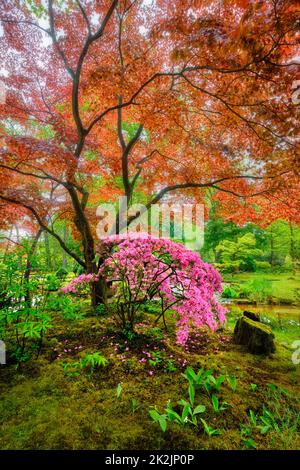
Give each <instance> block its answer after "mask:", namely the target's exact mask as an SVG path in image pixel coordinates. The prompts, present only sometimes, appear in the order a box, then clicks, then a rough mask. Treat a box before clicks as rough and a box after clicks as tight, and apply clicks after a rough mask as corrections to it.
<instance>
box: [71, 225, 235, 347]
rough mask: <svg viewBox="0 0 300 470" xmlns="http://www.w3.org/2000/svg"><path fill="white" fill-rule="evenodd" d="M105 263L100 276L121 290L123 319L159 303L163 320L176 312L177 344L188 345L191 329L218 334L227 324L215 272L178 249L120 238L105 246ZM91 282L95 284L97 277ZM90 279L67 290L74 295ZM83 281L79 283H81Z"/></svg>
mask: <svg viewBox="0 0 300 470" xmlns="http://www.w3.org/2000/svg"><path fill="white" fill-rule="evenodd" d="M99 249H100V250H101V253H102V256H103V253H105V256H104V259H105V260H104V262H103V264H102V265H101V267H100V270H99V273H98V275H101V276H103V277H104V278H106V279H107V281H112V282H113V283H114V285H115V286H116V294H115V295H116V300H117V302H116V305H117V308H121V310H122V311H121V312H120V314H122V318H123V319H124V315H125V318H126V319H127V320H128V319H129V320H130V321H131V322H132V321H134V320H133V319H135V316H136V314H137V313H138V311H139V310H140V309H141V304H142V303H143V302H144V301H147V300H153V299H155V300H159V301H160V303H161V316H164V314H165V312H166V311H167V310H168V309H172V310H173V311H175V312H176V319H177V341H178V342H179V343H180V344H182V345H183V344H185V343H186V341H187V339H188V335H189V331H190V329H191V328H192V327H199V328H200V327H203V326H205V325H207V326H208V327H209V328H210V329H211V330H215V329H216V328H217V326H218V323H223V322H224V321H225V313H226V309H225V308H224V307H222V306H221V305H220V304H219V303H218V302H217V300H216V298H215V293H216V292H220V291H221V290H222V286H221V276H220V274H219V273H218V272H217V271H216V269H215V268H214V267H213V266H211V265H210V264H208V263H205V262H204V261H202V259H201V258H200V256H199V254H198V253H195V252H193V251H191V250H189V249H187V248H185V247H184V246H183V245H181V244H179V243H174V242H172V241H170V240H168V239H162V238H155V237H152V236H150V235H148V234H140V233H139V234H138V236H137V234H128V235H115V236H110V237H107V238H106V239H104V240H102V244H101V247H99ZM87 276H91V277H90V280H95V275H87ZM87 276H85V277H83V275H82V276H80V277H79V278H77V279H76V280H73V281H72V286H71V287H68V286H67V288H65V291H67V292H73V291H74V290H73V289H76V286H77V285H78V284H79V283H80V282H82V281H83V282H86V280H87ZM78 279H80V280H79V281H78Z"/></svg>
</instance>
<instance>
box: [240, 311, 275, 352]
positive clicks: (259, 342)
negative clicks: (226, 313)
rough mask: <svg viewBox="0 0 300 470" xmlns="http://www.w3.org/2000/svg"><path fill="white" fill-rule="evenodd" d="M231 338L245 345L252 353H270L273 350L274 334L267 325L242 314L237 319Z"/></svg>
mask: <svg viewBox="0 0 300 470" xmlns="http://www.w3.org/2000/svg"><path fill="white" fill-rule="evenodd" d="M233 340H234V342H235V343H237V344H241V345H244V346H246V347H247V349H248V351H249V352H251V353H252V354H271V353H273V352H274V351H275V344H274V334H273V332H272V330H271V328H269V327H268V326H267V325H264V324H263V323H260V321H258V320H252V319H250V318H249V317H248V316H246V315H244V316H242V317H241V318H239V320H238V321H237V323H236V325H235V328H234V334H233Z"/></svg>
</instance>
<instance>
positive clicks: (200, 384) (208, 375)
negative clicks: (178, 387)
mask: <svg viewBox="0 0 300 470" xmlns="http://www.w3.org/2000/svg"><path fill="white" fill-rule="evenodd" d="M182 375H183V377H184V378H185V379H186V380H188V382H189V384H190V385H191V384H192V385H193V386H194V387H195V388H196V389H197V388H202V389H204V390H205V391H206V392H208V393H211V392H212V391H219V390H220V388H221V385H222V383H223V382H224V381H225V379H226V376H225V375H220V376H219V377H215V376H214V375H213V371H212V369H210V370H207V371H205V370H204V369H200V370H199V371H198V372H197V373H196V372H195V371H194V369H193V368H192V367H188V368H187V369H186V371H185V373H183V374H182Z"/></svg>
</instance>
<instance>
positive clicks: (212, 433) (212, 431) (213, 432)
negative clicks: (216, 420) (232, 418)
mask: <svg viewBox="0 0 300 470" xmlns="http://www.w3.org/2000/svg"><path fill="white" fill-rule="evenodd" d="M200 419H201V423H202V424H203V429H204V432H205V433H206V434H207V435H208V436H209V437H212V436H220V435H221V434H222V431H221V430H220V429H214V428H212V427H211V426H209V424H208V423H207V422H206V421H205V419H203V418H200Z"/></svg>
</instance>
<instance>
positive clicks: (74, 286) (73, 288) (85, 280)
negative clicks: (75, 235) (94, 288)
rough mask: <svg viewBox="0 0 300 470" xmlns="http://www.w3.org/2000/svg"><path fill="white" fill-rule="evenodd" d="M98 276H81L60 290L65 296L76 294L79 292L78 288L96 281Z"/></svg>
mask: <svg viewBox="0 0 300 470" xmlns="http://www.w3.org/2000/svg"><path fill="white" fill-rule="evenodd" d="M96 280H97V276H96V274H81V275H80V276H78V277H76V278H74V279H72V280H71V281H70V282H69V284H67V285H66V286H64V287H62V288H61V289H60V290H61V292H64V293H65V294H71V293H72V294H76V293H77V292H78V288H79V287H80V286H82V285H83V284H89V283H90V282H92V281H96Z"/></svg>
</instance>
